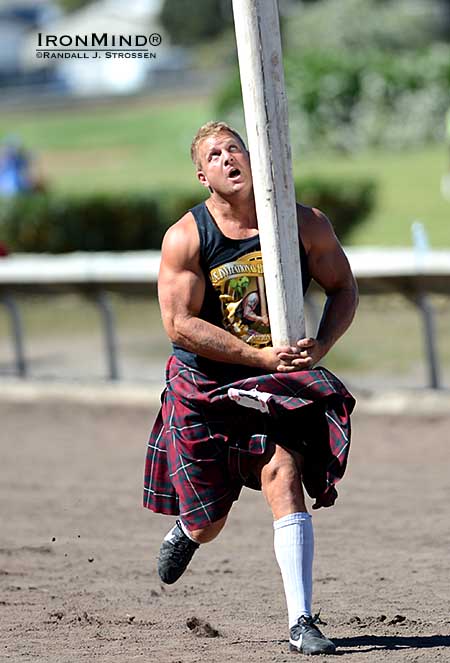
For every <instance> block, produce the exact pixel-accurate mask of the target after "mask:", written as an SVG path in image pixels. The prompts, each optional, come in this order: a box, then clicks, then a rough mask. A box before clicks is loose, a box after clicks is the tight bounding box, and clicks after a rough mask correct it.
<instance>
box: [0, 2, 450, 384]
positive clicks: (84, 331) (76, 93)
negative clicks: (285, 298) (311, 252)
mask: <svg viewBox="0 0 450 663" xmlns="http://www.w3.org/2000/svg"><path fill="white" fill-rule="evenodd" d="M280 12H281V18H282V35H283V49H284V56H285V72H286V85H287V91H288V98H289V114H290V129H291V141H292V151H293V158H294V176H295V185H296V191H297V195H298V198H299V199H300V200H301V201H302V202H305V203H307V204H311V205H314V206H316V207H319V208H320V209H322V210H323V211H324V212H325V213H326V214H327V215H328V216H329V217H330V218H331V220H332V221H333V223H334V225H335V229H336V232H337V234H338V236H339V238H340V240H341V241H342V243H343V244H344V246H345V247H348V249H349V252H350V254H351V252H352V250H353V251H358V249H359V247H362V248H364V249H367V251H365V252H364V253H363V254H362V255H364V256H367V261H368V262H370V264H371V265H373V266H374V267H375V268H376V267H379V268H380V269H381V268H383V264H384V262H385V261H386V262H389V264H391V263H392V261H393V262H394V263H395V261H396V260H397V258H396V256H399V258H398V260H400V258H401V256H403V255H404V253H403V252H402V250H403V249H408V250H410V251H411V252H412V254H411V255H412V256H413V258H412V259H413V261H414V260H415V261H416V263H417V262H418V261H419V262H420V260H422V259H423V257H424V254H426V258H427V264H429V265H431V266H432V265H433V260H434V256H435V255H436V256H437V255H438V253H439V256H440V258H439V259H440V260H441V262H442V260H443V259H444V258H445V256H447V257H446V260H447V263H446V264H447V265H449V262H450V259H449V258H448V256H449V254H444V253H443V252H445V251H449V252H450V183H449V182H450V175H449V173H450V115H449V114H448V109H449V107H450V0H309V1H306V0H303V1H300V0H280ZM93 32H95V33H96V34H103V33H108V34H109V35H112V34H116V35H117V34H126V35H154V34H157V35H160V36H161V43H160V44H159V45H158V46H155V47H154V48H153V47H149V49H150V51H152V52H154V53H156V57H155V58H152V59H138V58H133V57H131V49H130V53H129V54H128V55H130V57H127V56H126V55H124V57H121V58H111V59H105V58H101V59H95V60H94V59H83V58H75V57H74V58H72V57H70V58H54V59H52V58H43V57H37V53H36V48H37V46H38V34H40V35H41V39H44V38H45V36H46V35H58V36H60V35H76V34H78V35H90V34H91V33H93ZM49 50H51V49H50V48H49ZM63 50H64V49H63V48H61V51H63ZM65 50H66V51H68V50H70V49H65ZM210 119H225V120H227V121H228V122H230V123H231V124H232V125H234V126H235V127H236V128H237V129H238V130H240V131H242V132H243V133H244V134H245V128H244V121H243V113H242V103H241V96H240V85H239V76H238V69H237V56H236V49H235V40H234V30H233V22H232V11H231V2H230V0H196V1H195V2H191V1H188V0H128V2H127V4H126V9H124V6H123V3H119V2H118V0H53V1H46V0H40V1H38V0H14V1H13V0H2V1H1V2H0V253H1V254H2V255H3V257H0V288H1V290H0V293H1V296H2V299H1V303H3V306H0V376H1V377H2V379H5V380H6V379H13V378H14V377H15V376H16V375H17V373H18V372H19V373H20V366H19V365H18V362H17V361H15V354H14V347H15V349H16V358H17V352H18V351H19V355H20V354H22V355H23V356H22V364H23V361H24V360H26V373H27V375H28V377H31V378H35V379H39V380H65V381H72V380H73V381H84V380H94V381H101V380H103V379H105V378H106V377H108V374H109V377H111V371H109V373H108V369H107V368H105V347H104V344H105V338H104V336H103V334H102V326H101V324H100V322H101V318H99V311H98V306H97V304H98V302H96V301H94V300H93V298H92V297H91V296H90V295H91V294H92V293H89V292H87V291H86V290H84V289H80V288H79V287H73V288H65V289H64V292H59V291H57V289H56V290H55V292H57V295H56V294H55V293H50V292H44V291H39V289H38V288H34V289H33V287H32V283H29V287H27V288H16V287H13V285H11V281H9V282H8V283H6V284H5V282H3V283H2V281H1V267H2V265H6V264H7V263H8V261H9V262H10V264H12V263H11V261H12V260H13V259H15V258H17V257H18V256H23V254H33V255H34V254H71V253H73V252H79V251H82V252H92V253H93V252H115V253H117V256H118V255H119V252H124V251H126V252H131V251H149V250H159V247H160V242H161V238H162V236H163V233H164V231H165V229H166V228H167V227H168V226H169V225H170V224H171V223H173V222H174V221H176V220H177V219H178V218H179V217H180V216H181V215H182V214H183V213H184V212H185V210H186V209H187V208H189V207H190V206H192V205H193V204H195V203H196V202H198V201H199V200H201V199H202V198H203V197H204V195H203V192H204V190H203V189H202V188H201V187H200V186H199V185H198V184H196V180H195V174H194V170H193V167H192V164H191V162H190V159H189V146H190V142H191V139H192V136H193V135H194V133H195V131H196V129H197V128H198V127H199V126H200V125H201V124H202V123H204V122H206V121H207V120H210ZM414 223H415V226H414V228H415V231H414V232H413V231H412V225H413V224H414ZM371 248H377V249H380V250H379V251H376V252H370V250H369V249H371ZM414 256H415V257H414ZM117 260H118V257H117ZM40 264H41V265H42V263H40ZM36 269H40V268H38V267H36ZM449 278H450V266H448V269H447V275H446V276H445V275H444V276H442V279H441V280H440V281H439V286H438V287H437V288H436V289H434V290H433V289H432V291H431V292H429V291H425V290H422V289H420V290H417V289H416V286H411V284H410V283H409V282H408V281H407V280H406V281H402V283H401V284H400V285H399V283H397V282H396V283H395V284H387V285H386V284H380V283H378V286H379V287H375V286H377V279H376V277H374V278H373V284H374V287H373V288H366V289H363V295H362V297H361V304H360V309H359V313H358V315H357V318H356V320H355V322H354V324H353V326H352V328H351V329H350V331H349V332H348V333H347V334H346V336H345V337H344V338H343V339H342V340H341V341H340V343H339V344H338V346H337V347H336V348H335V349H334V350H333V351H332V352H331V353H330V355H329V357H328V358H327V361H326V365H327V366H328V367H329V368H330V369H331V370H334V371H336V372H337V373H338V374H339V375H340V376H341V377H342V378H343V379H345V380H347V382H349V384H350V386H352V387H353V388H355V387H357V388H359V389H370V390H371V389H381V388H386V387H390V388H396V387H407V388H421V387H424V386H430V385H431V384H433V386H439V387H446V388H448V387H449V386H450V341H449V339H450V308H449V304H450V302H449V297H448V295H449V294H450V286H448V283H449ZM400 286H401V287H400ZM118 290H120V288H115V292H112V293H109V291H108V288H106V292H107V293H108V311H107V313H108V315H109V321H110V323H111V319H112V317H114V318H115V322H116V327H115V339H112V338H111V335H110V337H109V341H110V342H111V341H115V342H116V343H117V357H116V361H117V364H118V365H117V366H116V371H115V375H113V377H116V378H117V377H120V378H121V379H124V380H128V381H133V382H144V383H149V382H152V383H155V384H159V383H161V382H162V380H163V377H164V362H165V359H166V356H167V354H168V352H169V345H168V342H167V340H166V339H165V335H164V332H163V330H162V326H161V321H160V316H159V309H158V305H157V301H156V297H155V289H154V286H152V284H151V275H150V270H149V285H148V290H145V289H144V291H143V292H140V293H139V296H138V295H137V294H132V293H131V291H130V293H128V292H127V291H126V288H124V289H123V292H118ZM369 290H370V291H371V292H370V294H369ZM366 293H367V294H366ZM94 299H95V298H94ZM321 304H322V299H321V297H320V295H319V294H318V293H316V294H314V293H313V295H312V297H311V299H310V302H309V305H308V309H307V314H308V317H309V326H310V331H312V332H314V328H315V325H316V324H317V317H318V315H319V313H320V306H321ZM103 312H104V311H103ZM19 322H20V328H21V335H20V334H19V336H21V337H20V338H19V339H18V338H17V330H18V323H19ZM103 322H104V318H103ZM14 330H15V342H16V346H14ZM426 333H428V336H426ZM427 338H428V342H427ZM430 338H432V339H434V346H433V347H431V348H430ZM107 340H108V339H107ZM18 346H19V347H18ZM430 355H431V356H430ZM430 362H431V364H430ZM433 362H434V363H433ZM19 364H20V362H19ZM430 366H431V368H430ZM433 366H434V368H433ZM22 368H23V366H22ZM110 368H111V367H110ZM433 370H434V373H435V375H434V379H433ZM22 373H25V371H22ZM113 373H114V371H113ZM436 373H437V374H436Z"/></svg>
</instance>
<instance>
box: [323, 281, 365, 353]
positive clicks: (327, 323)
mask: <svg viewBox="0 0 450 663" xmlns="http://www.w3.org/2000/svg"><path fill="white" fill-rule="evenodd" d="M357 306H358V291H357V288H356V287H355V288H348V289H347V288H344V289H342V290H338V291H337V292H335V293H332V294H329V295H328V297H327V301H326V304H325V308H324V311H323V315H322V319H321V321H320V325H319V331H318V332H317V340H318V341H319V342H320V344H321V345H322V347H323V349H324V350H325V352H324V354H326V353H327V352H328V351H329V350H330V349H331V348H332V347H333V345H334V344H335V343H336V341H337V340H338V339H339V338H340V337H341V336H342V335H343V334H344V332H345V331H346V330H347V329H348V328H349V326H350V324H351V322H352V320H353V318H354V316H355V311H356V307H357Z"/></svg>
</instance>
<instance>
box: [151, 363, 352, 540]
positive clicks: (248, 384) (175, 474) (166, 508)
mask: <svg viewBox="0 0 450 663" xmlns="http://www.w3.org/2000/svg"><path fill="white" fill-rule="evenodd" d="M230 387H234V388H237V389H244V390H251V389H254V388H256V389H258V390H259V391H260V392H269V393H270V394H271V396H270V398H269V399H268V400H267V407H268V413H263V412H260V411H258V410H255V409H249V408H247V407H243V406H242V405H239V404H237V403H235V402H234V401H233V400H231V398H230V397H229V395H228V389H229V388H230ZM161 401H162V407H161V409H160V412H159V414H158V417H157V419H156V421H155V424H154V426H153V430H152V432H151V434H150V439H149V442H148V447H147V456H146V463H145V477H144V506H145V507H147V508H148V509H151V510H152V511H156V512H157V513H165V514H170V515H178V514H180V515H181V517H182V518H183V522H185V523H186V525H187V526H188V527H189V528H190V529H201V528H203V527H206V526H207V525H208V524H210V523H211V522H214V521H216V520H219V519H220V518H222V517H223V516H225V515H226V514H227V513H228V511H229V510H230V508H231V506H232V503H233V501H234V500H236V499H237V498H238V497H239V494H240V491H241V489H242V487H243V486H244V485H245V486H248V487H250V488H255V489H260V485H259V482H258V480H257V478H256V477H255V476H254V475H253V474H252V468H253V467H254V465H255V462H254V461H255V459H259V458H261V455H262V454H263V453H264V452H265V450H266V449H267V448H268V445H271V444H272V443H276V444H280V445H282V446H283V447H286V448H291V449H294V450H297V451H299V452H300V453H301V454H302V455H303V459H304V465H303V476H302V479H303V483H304V486H305V488H306V491H307V492H308V494H309V495H310V497H312V498H315V500H316V502H315V504H314V507H313V508H319V507H321V506H332V505H333V504H334V502H335V500H336V497H337V492H336V488H335V483H336V482H337V481H339V479H341V478H342V476H343V474H344V472H345V468H346V464H347V457H348V451H349V445H350V414H351V412H352V410H353V408H354V405H355V400H354V399H353V397H352V396H351V394H350V393H349V392H348V391H347V389H346V388H345V387H344V385H343V384H342V382H340V380H338V378H336V377H335V376H334V375H333V374H332V373H330V371H328V370H326V369H325V368H316V369H314V370H311V371H299V372H295V373H273V374H270V375H260V376H256V377H249V378H246V379H244V380H238V381H236V382H233V383H232V384H225V385H223V384H219V383H218V382H215V381H213V380H211V379H210V378H208V377H207V376H206V375H204V374H203V373H200V372H199V371H197V370H195V369H193V368H190V367H189V366H186V365H185V364H183V363H182V362H181V361H180V360H179V359H177V358H176V357H174V356H171V357H170V358H169V361H168V363H167V369H166V388H165V390H164V392H163V394H162V397H161Z"/></svg>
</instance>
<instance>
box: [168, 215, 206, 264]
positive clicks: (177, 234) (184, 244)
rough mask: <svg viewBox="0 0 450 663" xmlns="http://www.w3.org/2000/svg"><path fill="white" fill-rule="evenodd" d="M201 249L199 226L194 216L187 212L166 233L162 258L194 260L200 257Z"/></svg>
mask: <svg viewBox="0 0 450 663" xmlns="http://www.w3.org/2000/svg"><path fill="white" fill-rule="evenodd" d="M199 249H200V237H199V234H198V229H197V224H196V223H195V219H194V216H193V214H192V213H191V212H187V213H186V214H185V215H184V216H182V217H181V219H178V221H176V223H174V224H173V225H171V226H170V228H168V230H167V231H166V234H165V235H164V239H163V243H162V257H163V259H164V258H166V257H169V258H171V257H173V258H176V257H178V258H181V259H182V258H187V257H190V258H193V257H196V255H198V252H199Z"/></svg>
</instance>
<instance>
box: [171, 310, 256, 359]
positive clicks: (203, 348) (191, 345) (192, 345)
mask: <svg viewBox="0 0 450 663" xmlns="http://www.w3.org/2000/svg"><path fill="white" fill-rule="evenodd" d="M174 330H175V334H174V335H171V336H172V341H173V342H174V343H176V344H177V345H180V346H181V347H183V348H186V350H190V351H191V352H195V353H196V354H198V355H200V356H201V357H206V358H207V359H213V360H214V361H223V362H226V363H228V364H243V365H244V366H256V367H259V366H260V362H261V356H260V351H259V350H258V349H257V348H254V347H252V346H251V345H248V344H247V343H244V341H241V340H240V339H238V338H236V337H235V336H233V334H230V333H229V332H227V331H225V329H222V328H221V327H216V326H215V325H213V324H211V323H210V322H207V321H206V320H202V319H201V318H197V317H195V316H192V317H191V316H190V317H185V318H182V319H181V320H177V321H176V323H175V325H174Z"/></svg>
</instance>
